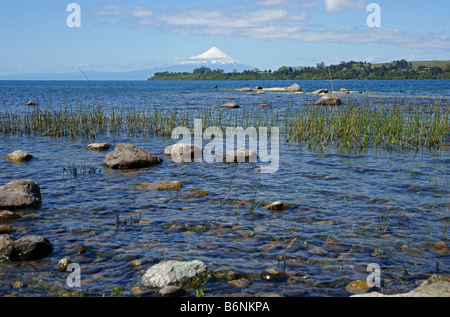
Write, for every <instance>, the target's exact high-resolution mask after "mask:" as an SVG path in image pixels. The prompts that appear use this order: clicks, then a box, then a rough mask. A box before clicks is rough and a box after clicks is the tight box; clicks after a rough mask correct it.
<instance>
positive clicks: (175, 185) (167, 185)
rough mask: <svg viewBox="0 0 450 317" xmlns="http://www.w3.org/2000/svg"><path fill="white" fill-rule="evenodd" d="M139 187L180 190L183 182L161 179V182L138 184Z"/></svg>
mask: <svg viewBox="0 0 450 317" xmlns="http://www.w3.org/2000/svg"><path fill="white" fill-rule="evenodd" d="M138 187H139V188H143V189H148V188H151V189H154V190H161V191H162V190H180V189H181V188H182V187H183V186H181V183H180V182H178V181H170V182H168V181H159V182H153V183H150V184H140V185H139V186H138Z"/></svg>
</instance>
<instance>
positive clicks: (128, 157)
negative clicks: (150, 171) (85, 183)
mask: <svg viewBox="0 0 450 317" xmlns="http://www.w3.org/2000/svg"><path fill="white" fill-rule="evenodd" d="M162 162H163V160H162V159H161V158H159V157H157V156H156V155H154V154H152V153H150V152H149V151H147V150H145V149H143V148H141V147H139V146H137V145H133V144H127V143H121V144H118V145H117V146H116V147H115V149H114V151H112V152H110V153H108V154H107V155H106V156H105V160H104V162H103V164H104V165H105V166H106V167H109V168H112V169H137V168H145V167H151V166H154V165H157V164H161V163H162Z"/></svg>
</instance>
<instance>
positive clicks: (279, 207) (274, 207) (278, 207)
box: [264, 201, 287, 211]
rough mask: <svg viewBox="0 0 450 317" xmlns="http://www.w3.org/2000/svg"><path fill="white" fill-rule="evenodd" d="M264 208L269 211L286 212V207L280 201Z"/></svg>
mask: <svg viewBox="0 0 450 317" xmlns="http://www.w3.org/2000/svg"><path fill="white" fill-rule="evenodd" d="M264 208H266V209H269V210H277V211H281V210H286V209H287V206H286V205H285V204H284V203H283V202H282V201H276V202H274V203H271V204H268V205H266V206H264Z"/></svg>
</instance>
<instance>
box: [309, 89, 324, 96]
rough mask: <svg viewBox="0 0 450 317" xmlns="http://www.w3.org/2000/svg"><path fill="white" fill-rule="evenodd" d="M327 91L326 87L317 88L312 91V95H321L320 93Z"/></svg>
mask: <svg viewBox="0 0 450 317" xmlns="http://www.w3.org/2000/svg"><path fill="white" fill-rule="evenodd" d="M327 93H328V89H319V90H316V91H313V92H312V94H314V95H322V94H327Z"/></svg>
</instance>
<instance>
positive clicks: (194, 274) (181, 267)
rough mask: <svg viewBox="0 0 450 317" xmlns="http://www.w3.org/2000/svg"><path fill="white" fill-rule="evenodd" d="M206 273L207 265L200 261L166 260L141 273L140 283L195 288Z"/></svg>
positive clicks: (153, 285)
mask: <svg viewBox="0 0 450 317" xmlns="http://www.w3.org/2000/svg"><path fill="white" fill-rule="evenodd" d="M207 275H208V270H207V267H206V265H205V264H204V263H203V262H201V261H198V260H195V261H191V262H182V261H167V262H162V263H159V264H156V265H154V266H152V267H151V268H150V269H148V270H147V272H145V274H144V275H143V277H142V279H141V283H142V285H144V286H148V287H157V288H164V287H166V286H168V285H174V286H180V287H191V288H195V286H197V285H199V284H200V283H201V282H202V281H203V280H204V279H205V278H206V277H207Z"/></svg>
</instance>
